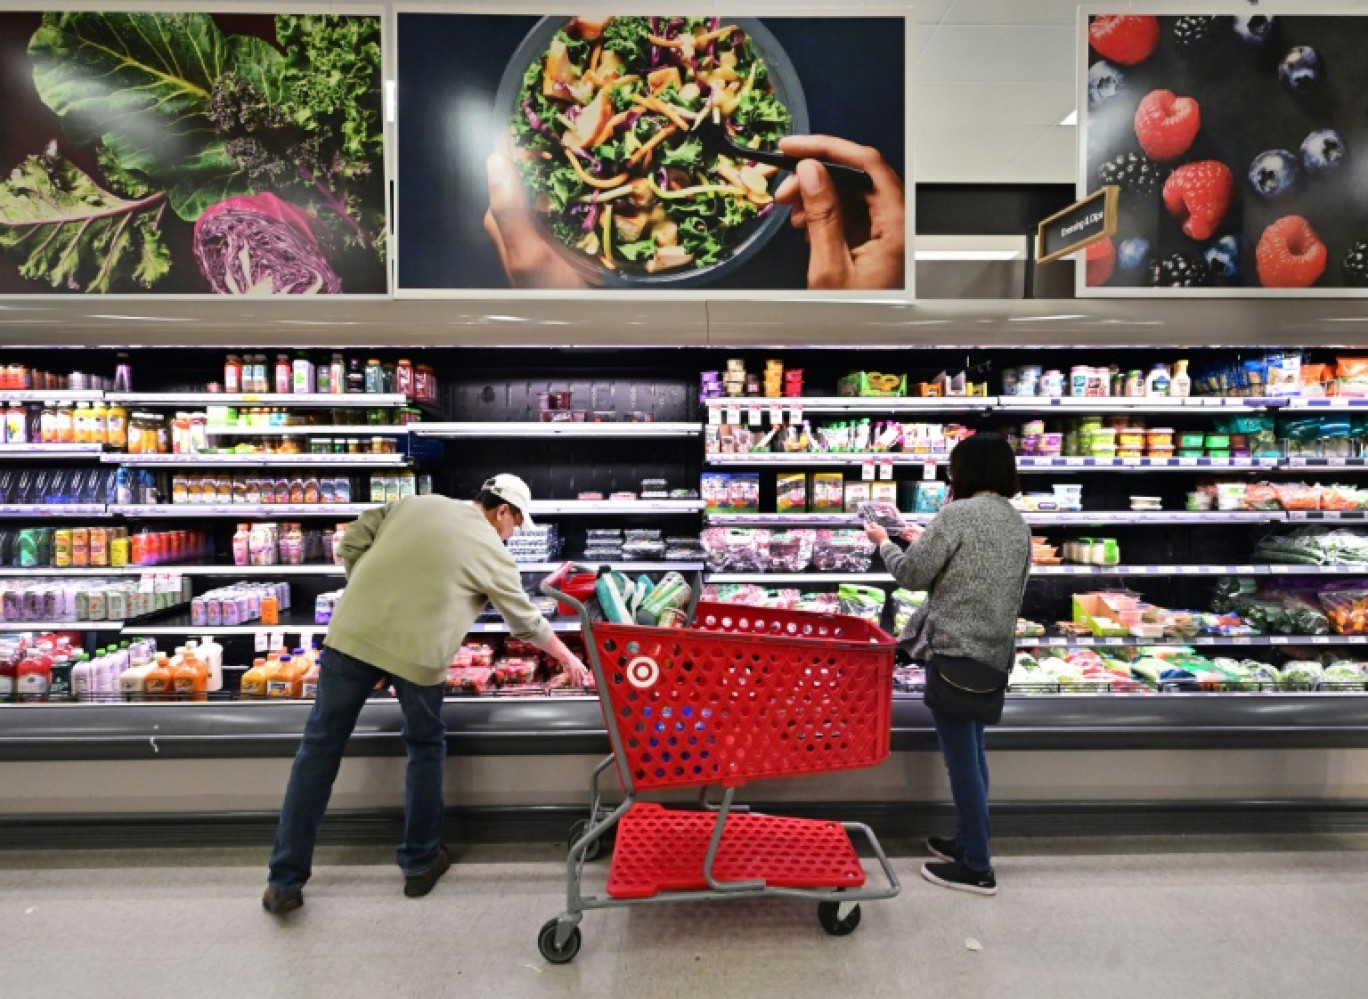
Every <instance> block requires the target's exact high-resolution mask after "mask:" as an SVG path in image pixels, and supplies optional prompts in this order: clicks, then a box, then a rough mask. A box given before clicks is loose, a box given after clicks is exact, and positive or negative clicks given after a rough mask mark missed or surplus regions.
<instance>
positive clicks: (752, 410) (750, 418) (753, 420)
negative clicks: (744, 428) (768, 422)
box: [746, 403, 764, 427]
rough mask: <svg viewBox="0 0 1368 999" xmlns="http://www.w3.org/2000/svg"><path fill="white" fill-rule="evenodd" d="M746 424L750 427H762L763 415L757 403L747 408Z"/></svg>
mask: <svg viewBox="0 0 1368 999" xmlns="http://www.w3.org/2000/svg"><path fill="white" fill-rule="evenodd" d="M746 422H747V423H749V424H750V425H751V426H752V427H759V426H762V425H763V423H764V415H763V413H762V411H761V409H760V406H759V404H758V403H757V404H755V405H752V406H750V407H748V409H747V411H746Z"/></svg>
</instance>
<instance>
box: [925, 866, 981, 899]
mask: <svg viewBox="0 0 1368 999" xmlns="http://www.w3.org/2000/svg"><path fill="white" fill-rule="evenodd" d="M921 875H922V877H924V878H925V879H926V880H927V881H930V882H931V883H932V884H933V885H940V886H941V887H942V888H953V889H954V890H955V891H968V892H973V893H974V894H975V895H996V894H997V878H995V877H993V872H992V871H984V872H983V873H982V874H980V873H979V872H978V871H971V870H970V869H969V868H967V867H965V866H964V865H963V864H961V863H960V862H959V861H956V860H952V861H951V862H950V863H948V864H922V869H921Z"/></svg>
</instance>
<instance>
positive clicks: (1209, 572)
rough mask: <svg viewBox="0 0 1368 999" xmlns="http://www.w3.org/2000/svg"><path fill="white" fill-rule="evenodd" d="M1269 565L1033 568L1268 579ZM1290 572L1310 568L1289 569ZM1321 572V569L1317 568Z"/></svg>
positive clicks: (1039, 568) (1037, 570)
mask: <svg viewBox="0 0 1368 999" xmlns="http://www.w3.org/2000/svg"><path fill="white" fill-rule="evenodd" d="M1269 568H1270V567H1269V566H1266V565H1033V566H1031V575H1032V576H1267V575H1269ZM1287 568H1309V567H1306V566H1287ZM1316 568H1319V567H1316Z"/></svg>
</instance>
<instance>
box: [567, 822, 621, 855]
mask: <svg viewBox="0 0 1368 999" xmlns="http://www.w3.org/2000/svg"><path fill="white" fill-rule="evenodd" d="M588 831H589V820H588V819H580V820H579V821H578V822H576V823H575V824H574V825H573V826H571V827H570V843H569V845H570V846H571V848H573V847H574V845H575V844H576V843H578V842H579V841H580V839H581V838H582V837H583V836H584V834H585V833H587V832H588ZM611 837H612V833H611V832H605V833H604V834H603V835H602V836H600V837H599V838H598V839H596V840H594V842H592V843H590V844H589V845H588V846H587V847H585V848H584V862H585V863H593V862H594V861H595V860H598V859H599V857H601V856H603V851H604V850H605V849H608V848H609V846H610V844H611V842H612V839H611Z"/></svg>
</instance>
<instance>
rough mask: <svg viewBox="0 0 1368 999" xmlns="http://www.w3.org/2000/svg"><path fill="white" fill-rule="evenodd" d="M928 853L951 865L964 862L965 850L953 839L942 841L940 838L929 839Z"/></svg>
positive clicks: (927, 843)
mask: <svg viewBox="0 0 1368 999" xmlns="http://www.w3.org/2000/svg"><path fill="white" fill-rule="evenodd" d="M926 852H927V853H929V854H931V856H933V857H937V858H939V859H941V860H944V861H946V862H947V863H951V864H955V863H959V862H961V861H963V860H964V848H963V847H961V846H960V845H959V844H958V843H956V842H955V841H954V840H953V839H942V838H941V837H940V836H931V837H928V838H927V840H926Z"/></svg>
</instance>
